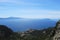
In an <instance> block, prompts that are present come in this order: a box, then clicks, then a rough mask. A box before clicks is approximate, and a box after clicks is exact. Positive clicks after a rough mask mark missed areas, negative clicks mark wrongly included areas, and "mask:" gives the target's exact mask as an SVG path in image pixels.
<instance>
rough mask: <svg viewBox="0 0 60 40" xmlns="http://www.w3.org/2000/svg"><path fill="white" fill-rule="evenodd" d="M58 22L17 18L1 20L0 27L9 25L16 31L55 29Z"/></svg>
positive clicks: (54, 20)
mask: <svg viewBox="0 0 60 40" xmlns="http://www.w3.org/2000/svg"><path fill="white" fill-rule="evenodd" d="M56 22H57V20H56V19H25V18H17V17H8V18H0V25H7V26H8V27H9V28H11V29H12V30H14V31H26V30H28V29H44V28H48V27H54V26H55V24H56Z"/></svg>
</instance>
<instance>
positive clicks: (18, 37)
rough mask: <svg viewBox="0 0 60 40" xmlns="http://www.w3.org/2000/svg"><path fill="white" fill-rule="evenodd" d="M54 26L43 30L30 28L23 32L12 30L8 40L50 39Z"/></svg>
mask: <svg viewBox="0 0 60 40" xmlns="http://www.w3.org/2000/svg"><path fill="white" fill-rule="evenodd" d="M53 34H54V28H48V29H43V30H34V29H30V30H27V31H25V32H14V34H12V35H11V36H10V37H8V40H52V37H53Z"/></svg>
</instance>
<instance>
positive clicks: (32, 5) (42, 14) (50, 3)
mask: <svg viewBox="0 0 60 40" xmlns="http://www.w3.org/2000/svg"><path fill="white" fill-rule="evenodd" d="M0 17H2V18H5V17H21V18H60V0H0Z"/></svg>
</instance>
